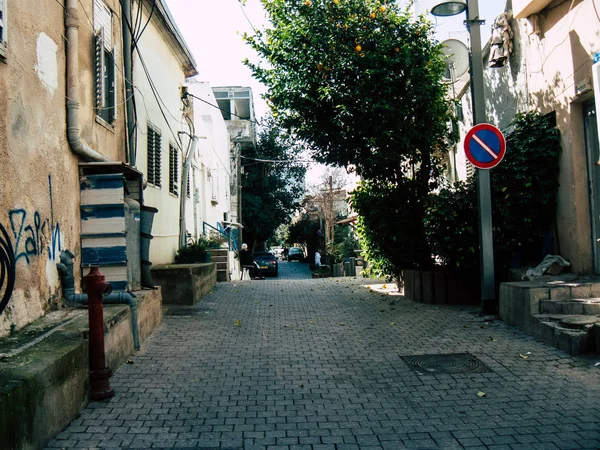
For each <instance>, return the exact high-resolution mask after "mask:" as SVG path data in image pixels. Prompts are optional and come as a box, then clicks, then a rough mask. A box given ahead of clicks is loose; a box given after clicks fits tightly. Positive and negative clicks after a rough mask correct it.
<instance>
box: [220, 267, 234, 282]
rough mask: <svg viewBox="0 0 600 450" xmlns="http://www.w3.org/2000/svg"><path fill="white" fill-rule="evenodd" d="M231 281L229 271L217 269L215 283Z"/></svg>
mask: <svg viewBox="0 0 600 450" xmlns="http://www.w3.org/2000/svg"><path fill="white" fill-rule="evenodd" d="M225 281H231V279H230V276H229V270H227V269H217V282H225Z"/></svg>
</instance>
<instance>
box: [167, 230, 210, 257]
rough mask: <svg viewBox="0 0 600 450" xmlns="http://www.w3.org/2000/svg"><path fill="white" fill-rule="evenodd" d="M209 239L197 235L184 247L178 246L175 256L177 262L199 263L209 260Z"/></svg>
mask: <svg viewBox="0 0 600 450" xmlns="http://www.w3.org/2000/svg"><path fill="white" fill-rule="evenodd" d="M208 248H211V247H210V240H209V238H207V237H205V236H199V237H198V239H196V240H193V241H192V242H191V243H189V244H188V245H186V246H185V247H182V248H180V249H179V250H178V251H177V256H175V263H177V264H199V263H208V262H210V252H208V251H207V249H208Z"/></svg>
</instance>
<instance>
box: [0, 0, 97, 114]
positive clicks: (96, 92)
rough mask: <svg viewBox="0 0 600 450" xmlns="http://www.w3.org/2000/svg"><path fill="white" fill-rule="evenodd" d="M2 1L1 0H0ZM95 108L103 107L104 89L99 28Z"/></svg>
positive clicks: (95, 57) (95, 56)
mask: <svg viewBox="0 0 600 450" xmlns="http://www.w3.org/2000/svg"><path fill="white" fill-rule="evenodd" d="M0 1H2V0H0ZM95 51H96V54H95V55H94V59H95V62H96V109H97V110H98V111H99V110H101V109H102V108H104V105H105V104H104V98H105V89H106V86H105V84H104V70H105V66H106V61H105V60H104V30H103V29H102V28H101V29H100V30H98V31H97V32H96V47H95Z"/></svg>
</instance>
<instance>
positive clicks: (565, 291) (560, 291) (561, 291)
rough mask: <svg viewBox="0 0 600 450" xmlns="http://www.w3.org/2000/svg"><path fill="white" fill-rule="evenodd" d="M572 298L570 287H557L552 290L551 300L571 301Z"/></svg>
mask: <svg viewBox="0 0 600 450" xmlns="http://www.w3.org/2000/svg"><path fill="white" fill-rule="evenodd" d="M571 298H572V297H571V288H570V287H565V286H556V287H552V288H550V300H569V299H571Z"/></svg>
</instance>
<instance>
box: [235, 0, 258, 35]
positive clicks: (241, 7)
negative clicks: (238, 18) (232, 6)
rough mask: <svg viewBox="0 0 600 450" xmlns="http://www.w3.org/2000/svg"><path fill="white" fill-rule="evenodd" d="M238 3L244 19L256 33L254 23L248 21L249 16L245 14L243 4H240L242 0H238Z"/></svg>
mask: <svg viewBox="0 0 600 450" xmlns="http://www.w3.org/2000/svg"><path fill="white" fill-rule="evenodd" d="M238 4H239V5H240V9H241V10H242V14H243V15H244V17H245V18H246V20H247V21H248V23H249V24H250V27H251V28H252V30H254V32H255V33H258V31H256V28H254V25H252V22H251V21H250V18H249V17H248V15H247V14H246V11H245V10H244V5H243V4H242V0H238Z"/></svg>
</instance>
